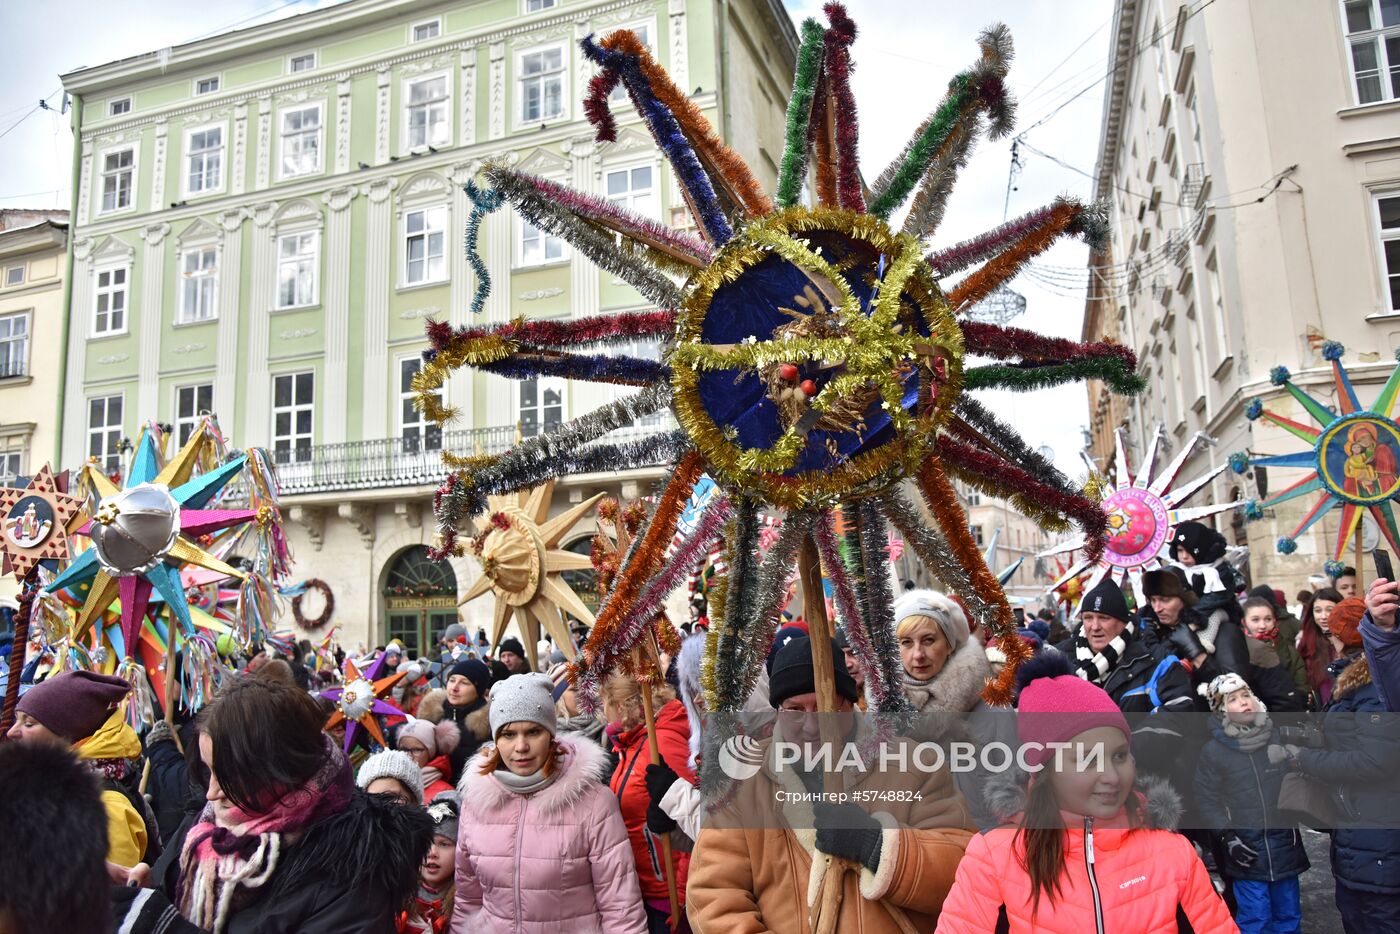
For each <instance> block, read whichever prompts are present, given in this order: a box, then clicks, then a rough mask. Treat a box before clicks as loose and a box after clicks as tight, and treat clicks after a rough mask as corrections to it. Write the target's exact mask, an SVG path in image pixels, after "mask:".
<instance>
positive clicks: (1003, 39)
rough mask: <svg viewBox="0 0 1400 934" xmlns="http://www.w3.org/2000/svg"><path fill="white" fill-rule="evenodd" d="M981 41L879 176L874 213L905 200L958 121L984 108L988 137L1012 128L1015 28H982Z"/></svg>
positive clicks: (972, 117) (883, 213) (884, 211)
mask: <svg viewBox="0 0 1400 934" xmlns="http://www.w3.org/2000/svg"><path fill="white" fill-rule="evenodd" d="M978 42H979V44H980V45H981V47H982V59H981V61H979V62H978V63H977V64H976V65H974V66H973V67H972V68H970V69H969V70H967V71H964V72H962V73H960V74H958V75H957V76H955V77H954V78H953V80H952V81H950V82H949V83H948V94H947V95H946V96H945V97H944V98H943V101H942V102H941V103H940V104H939V106H938V108H937V109H936V110H935V111H934V113H933V116H932V117H931V118H930V119H929V120H927V121H925V122H924V124H923V126H921V127H920V131H919V132H918V133H917V134H916V135H915V136H914V138H913V139H911V140H910V141H909V142H908V143H906V144H905V147H904V151H903V152H901V153H900V155H899V156H898V158H896V159H895V160H894V161H893V162H892V163H890V165H889V166H888V167H887V168H886V169H885V170H884V171H883V172H881V173H880V175H879V177H878V178H877V179H876V181H875V184H874V185H873V186H872V191H873V192H874V195H873V198H872V200H871V202H870V213H872V214H878V215H879V216H881V217H888V216H889V215H890V214H891V213H893V212H894V210H895V209H896V208H898V207H899V206H900V205H901V204H903V203H904V200H905V199H906V198H908V197H909V193H910V192H911V191H913V190H914V186H915V185H916V184H917V183H918V182H919V180H920V179H922V178H924V177H925V176H926V175H927V173H928V171H929V168H930V166H931V165H933V163H934V161H935V159H936V158H937V157H938V156H939V155H940V153H941V152H943V151H944V148H945V146H946V144H947V141H948V140H949V139H950V138H951V137H952V136H953V134H954V132H955V130H956V128H957V126H958V125H959V124H960V123H964V122H967V121H971V120H976V119H977V117H978V113H979V112H981V113H985V114H986V115H987V118H988V121H989V127H988V132H987V135H988V137H989V138H991V139H1000V138H1001V137H1002V136H1005V135H1006V134H1007V133H1008V132H1010V130H1011V125H1012V122H1013V120H1014V115H1015V103H1014V102H1013V101H1012V100H1011V96H1010V94H1009V92H1008V91H1007V89H1006V86H1005V81H1004V79H1005V77H1006V72H1007V69H1008V67H1009V65H1010V59H1011V34H1010V32H1009V30H1007V28H1006V27H1005V26H1004V25H1001V24H997V25H995V26H992V27H990V28H989V29H987V30H986V31H985V32H983V33H982V35H981V36H980V37H979V38H978Z"/></svg>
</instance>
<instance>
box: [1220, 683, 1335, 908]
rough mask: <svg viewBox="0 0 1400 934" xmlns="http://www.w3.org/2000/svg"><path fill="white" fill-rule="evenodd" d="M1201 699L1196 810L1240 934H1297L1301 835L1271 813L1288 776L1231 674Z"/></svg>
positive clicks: (1264, 722) (1262, 713) (1253, 702)
mask: <svg viewBox="0 0 1400 934" xmlns="http://www.w3.org/2000/svg"><path fill="white" fill-rule="evenodd" d="M1207 696H1208V697H1209V699H1210V706H1211V710H1212V711H1213V712H1214V713H1215V714H1216V716H1215V717H1212V718H1211V724H1210V727H1211V739H1210V742H1208V743H1207V744H1206V746H1205V748H1204V749H1203V750H1201V755H1200V758H1199V759H1198V760H1197V763H1196V782H1195V785H1196V809H1197V813H1198V814H1199V815H1200V817H1201V819H1202V821H1203V822H1204V823H1205V826H1206V827H1208V828H1210V829H1211V830H1212V831H1213V832H1214V834H1215V837H1216V840H1215V842H1216V847H1215V852H1216V853H1217V854H1218V856H1220V857H1221V859H1220V864H1219V865H1220V869H1221V870H1222V874H1223V875H1225V876H1226V877H1227V878H1228V879H1229V880H1230V881H1231V883H1232V887H1233V890H1234V896H1235V902H1236V904H1237V906H1238V907H1237V910H1236V912H1235V921H1236V923H1237V924H1239V926H1240V930H1241V931H1242V932H1243V934H1255V932H1259V934H1264V932H1269V931H1296V930H1298V926H1299V925H1300V924H1301V923H1302V919H1303V906H1302V895H1301V890H1300V888H1299V885H1298V877H1299V876H1301V875H1302V874H1303V873H1304V872H1305V871H1306V870H1307V869H1308V865H1309V864H1308V854H1307V851H1306V850H1304V848H1303V837H1302V834H1301V833H1299V831H1298V828H1297V826H1296V825H1293V824H1285V823H1282V818H1281V817H1280V815H1279V813H1278V797H1279V791H1280V790H1281V789H1282V787H1283V777H1284V775H1286V774H1287V772H1288V769H1287V767H1286V766H1285V765H1284V764H1283V763H1281V762H1277V761H1273V760H1271V759H1270V758H1269V753H1268V747H1269V744H1270V743H1271V742H1274V743H1277V741H1278V736H1279V733H1278V730H1277V729H1275V728H1274V726H1273V723H1272V722H1271V721H1270V719H1269V714H1268V710H1267V709H1266V708H1265V706H1264V704H1263V703H1262V702H1260V700H1259V699H1258V698H1257V697H1255V696H1254V692H1253V691H1252V690H1250V687H1249V685H1248V684H1247V683H1246V682H1245V680H1244V679H1243V678H1241V677H1240V676H1239V675H1237V674H1234V673H1230V674H1224V675H1221V676H1220V677H1218V678H1216V679H1215V680H1214V681H1212V682H1211V683H1210V687H1209V691H1208V694H1207Z"/></svg>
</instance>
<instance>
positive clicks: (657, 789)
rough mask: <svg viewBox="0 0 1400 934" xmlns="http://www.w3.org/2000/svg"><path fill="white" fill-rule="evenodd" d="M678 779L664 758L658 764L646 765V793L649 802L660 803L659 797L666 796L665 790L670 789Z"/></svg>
mask: <svg viewBox="0 0 1400 934" xmlns="http://www.w3.org/2000/svg"><path fill="white" fill-rule="evenodd" d="M679 779H680V776H679V775H677V774H676V772H675V770H674V769H672V768H671V767H670V766H669V765H667V764H666V761H665V760H664V759H663V760H662V762H661V764H660V765H649V766H647V794H648V795H650V796H651V803H652V804H660V803H661V799H662V798H664V797H666V792H668V791H670V790H671V786H672V785H674V784H675V783H676V782H677V780H679Z"/></svg>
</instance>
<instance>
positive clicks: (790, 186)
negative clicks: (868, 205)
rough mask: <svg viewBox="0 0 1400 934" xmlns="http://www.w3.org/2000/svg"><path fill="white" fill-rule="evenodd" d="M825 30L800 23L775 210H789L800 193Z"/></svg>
mask: <svg viewBox="0 0 1400 934" xmlns="http://www.w3.org/2000/svg"><path fill="white" fill-rule="evenodd" d="M825 35H826V30H824V29H822V27H821V25H820V24H819V23H818V22H817V21H816V20H814V19H806V20H803V22H802V47H801V48H800V49H798V51H797V73H796V74H795V75H794V76H793V79H792V97H790V98H789V99H788V110H787V139H786V142H785V144H784V146H783V161H782V167H781V169H780V170H779V172H778V197H777V201H778V207H779V208H780V209H781V208H790V207H792V206H793V205H794V204H796V203H797V201H798V198H799V197H800V196H801V194H802V182H803V181H804V180H805V179H806V178H807V124H808V123H809V122H810V121H811V119H812V97H813V95H814V94H815V93H816V89H817V77H818V75H819V74H820V72H821V63H822V48H823V37H824V36H825Z"/></svg>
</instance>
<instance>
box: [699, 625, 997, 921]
mask: <svg viewBox="0 0 1400 934" xmlns="http://www.w3.org/2000/svg"><path fill="white" fill-rule="evenodd" d="M772 662H773V664H772V670H771V673H770V675H769V690H768V696H769V699H770V701H771V702H772V704H773V706H774V707H776V708H777V709H778V711H779V715H778V722H777V724H776V726H775V727H774V730H773V735H772V737H771V738H770V739H769V740H767V741H766V742H762V743H755V744H754V747H753V748H752V754H753V758H752V759H748V758H747V757H746V758H745V760H744V761H739V759H738V755H737V753H736V752H735V750H733V749H731V748H730V744H729V743H726V744H725V745H724V746H723V747H722V750H721V753H720V758H719V762H720V768H721V769H722V770H724V771H725V772H726V774H728V775H729V777H730V778H732V779H735V782H734V784H733V786H732V789H731V791H729V792H727V793H726V804H725V805H724V806H723V807H722V808H720V809H719V810H718V811H716V812H714V813H713V814H712V816H711V819H709V820H707V822H706V823H705V824H704V825H703V826H702V827H701V829H700V837H699V839H698V840H697V841H696V844H695V850H694V853H693V855H692V857H691V862H690V874H689V878H688V881H687V883H686V904H687V908H688V911H689V914H690V921H691V925H692V927H694V928H695V929H696V930H703V931H709V930H716V931H720V930H726V929H728V928H729V927H731V926H732V925H733V920H734V918H736V917H748V918H755V917H756V918H765V919H777V918H801V917H806V916H807V912H808V910H809V906H808V904H807V903H806V901H805V900H804V899H803V893H806V892H808V891H814V890H812V889H809V880H811V879H812V878H813V873H814V866H813V864H814V862H818V861H822V862H825V863H826V869H825V871H826V872H828V873H833V872H835V873H840V879H841V882H840V885H841V900H840V901H841V904H840V909H839V913H838V916H837V918H836V921H835V930H838V931H846V930H851V931H869V932H885V931H895V930H898V928H896V927H895V926H893V924H892V922H891V918H892V917H896V916H900V917H905V918H907V919H908V921H909V922H910V924H912V926H913V927H914V928H916V929H918V930H932V929H933V927H934V924H935V923H936V921H937V915H938V909H939V906H940V905H941V904H942V902H943V899H944V897H945V896H946V895H947V894H948V890H949V888H950V887H951V886H952V883H953V877H954V874H955V873H956V871H957V864H958V860H959V859H960V858H961V857H962V853H963V850H964V849H965V848H966V846H967V842H968V840H969V839H971V836H972V834H971V820H970V818H969V816H968V811H967V808H966V805H965V802H964V801H963V799H962V796H961V795H960V794H959V793H958V790H957V788H956V787H955V786H954V784H953V780H952V776H951V774H950V773H949V772H948V770H947V768H946V767H945V766H943V765H940V764H939V763H938V762H937V761H936V760H935V761H933V762H932V763H927V762H921V760H920V758H919V756H918V754H916V752H915V751H914V748H913V747H914V744H913V743H912V742H911V741H910V740H907V739H904V738H902V737H891V738H890V739H888V740H886V741H884V745H883V746H881V747H879V748H880V752H879V753H876V752H874V751H873V750H874V748H875V747H873V746H870V745H868V744H867V740H870V739H872V730H871V729H870V727H869V726H868V725H867V724H866V723H865V722H864V721H862V720H861V719H860V717H861V715H860V714H859V712H857V711H856V710H855V709H854V708H855V702H856V700H857V699H858V698H859V696H860V692H859V689H858V688H857V687H856V683H855V680H854V679H853V678H852V677H851V676H850V674H849V673H848V672H847V671H846V666H845V663H844V660H843V659H842V655H841V650H840V648H839V647H838V646H837V645H836V643H835V640H832V646H831V665H832V671H831V678H832V683H833V686H834V688H835V695H836V704H835V707H836V710H835V711H834V712H833V713H834V714H835V715H837V719H838V720H839V721H840V724H841V727H840V731H841V732H842V733H843V734H844V736H843V739H842V743H845V742H846V741H848V740H849V742H850V743H851V744H852V748H866V749H869V750H872V751H871V752H870V753H869V755H868V758H867V759H866V763H867V766H868V767H867V768H865V769H848V768H840V766H839V765H838V763H840V761H841V759H842V757H844V756H845V755H847V751H846V747H844V746H843V745H838V746H837V747H836V748H835V749H832V750H831V757H830V762H831V764H832V765H835V766H837V768H838V769H839V770H840V773H841V774H840V776H839V783H838V784H833V785H832V786H831V787H832V788H841V789H843V791H845V792H855V791H865V792H869V793H870V795H869V798H868V800H872V801H876V802H877V803H873V804H870V805H869V806H868V807H863V806H861V805H860V804H856V803H853V802H852V801H851V800H849V799H847V800H845V801H841V800H839V799H837V798H835V796H834V795H833V796H832V797H828V796H827V795H826V794H825V792H824V779H825V775H824V772H823V770H822V769H821V768H818V769H817V770H815V771H812V770H810V769H806V768H805V767H804V765H803V762H802V761H801V759H802V757H803V756H804V755H806V753H804V752H801V750H802V749H803V748H805V749H807V750H810V751H811V752H812V753H816V752H818V750H820V751H821V752H823V753H824V752H826V750H825V749H822V748H821V747H819V746H818V747H816V748H813V747H814V746H816V741H817V738H818V737H819V735H820V730H819V728H818V727H817V726H816V725H815V722H816V720H817V718H816V717H811V716H806V714H812V713H815V712H816V711H817V706H818V705H817V695H816V675H815V672H814V669H813V662H812V642H811V639H810V638H808V637H807V636H805V635H804V636H797V637H795V638H791V639H789V640H788V641H787V643H786V644H785V645H783V646H781V647H780V648H779V649H778V651H777V653H776V654H775V656H774V657H773V659H772ZM827 715H828V716H831V714H827ZM740 739H742V738H740ZM794 745H797V746H798V747H799V755H798V761H797V762H793V761H792V753H793V746H794ZM737 748H738V749H740V750H748V749H749V747H746V746H742V745H741V746H739V747H737ZM726 761H728V762H729V763H730V765H729V766H726ZM750 763H751V764H750ZM746 765H747V769H748V771H747V774H742V775H740V774H733V772H732V771H731V770H732V769H734V768H739V769H744V768H745V766H746ZM935 766H937V767H935ZM754 770H756V774H755V771H754ZM760 828H761V829H760ZM813 831H815V833H814V832H813ZM832 859H839V860H841V861H843V863H844V865H845V867H846V869H847V870H851V871H846V870H843V869H840V868H837V867H836V866H835V865H834V864H833V863H832V862H831V860H832ZM816 868H817V870H820V869H821V866H820V865H818V866H817V867H816ZM881 903H883V904H881Z"/></svg>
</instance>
